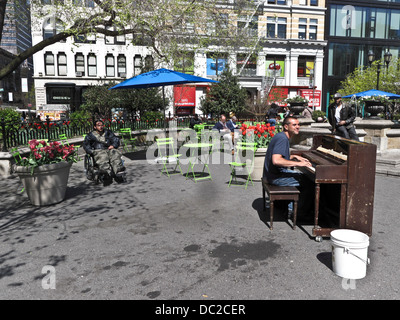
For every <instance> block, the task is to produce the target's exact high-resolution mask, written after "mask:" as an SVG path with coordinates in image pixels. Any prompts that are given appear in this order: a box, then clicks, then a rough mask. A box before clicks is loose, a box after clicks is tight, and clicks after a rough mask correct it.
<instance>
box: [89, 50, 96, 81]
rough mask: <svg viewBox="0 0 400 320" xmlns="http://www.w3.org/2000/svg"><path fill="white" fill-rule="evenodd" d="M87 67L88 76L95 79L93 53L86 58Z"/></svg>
mask: <svg viewBox="0 0 400 320" xmlns="http://www.w3.org/2000/svg"><path fill="white" fill-rule="evenodd" d="M87 65H88V76H89V77H96V76H97V59H96V55H95V54H94V53H89V54H88V57H87Z"/></svg>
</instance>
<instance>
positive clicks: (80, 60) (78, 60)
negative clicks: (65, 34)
mask: <svg viewBox="0 0 400 320" xmlns="http://www.w3.org/2000/svg"><path fill="white" fill-rule="evenodd" d="M75 75H76V76H77V77H82V76H84V75H85V57H84V56H83V54H82V53H77V54H76V55H75Z"/></svg>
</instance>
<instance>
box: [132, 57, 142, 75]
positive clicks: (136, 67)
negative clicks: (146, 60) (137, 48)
mask: <svg viewBox="0 0 400 320" xmlns="http://www.w3.org/2000/svg"><path fill="white" fill-rule="evenodd" d="M141 73H142V56H141V55H140V54H136V55H135V56H134V57H133V75H134V76H137V75H139V74H141Z"/></svg>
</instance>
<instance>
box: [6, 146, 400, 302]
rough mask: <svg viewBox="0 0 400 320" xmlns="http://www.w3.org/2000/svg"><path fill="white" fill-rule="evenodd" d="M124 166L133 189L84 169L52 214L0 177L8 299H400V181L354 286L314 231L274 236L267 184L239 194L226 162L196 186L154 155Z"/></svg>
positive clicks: (383, 186)
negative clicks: (265, 204) (98, 179)
mask: <svg viewBox="0 0 400 320" xmlns="http://www.w3.org/2000/svg"><path fill="white" fill-rule="evenodd" d="M124 159H125V164H126V167H127V171H128V178H127V182H126V183H123V184H116V183H113V184H112V185H109V186H106V187H103V186H98V185H94V184H93V182H91V181H88V180H87V179H86V178H85V175H84V169H83V161H80V162H78V163H76V164H74V165H73V166H72V169H71V174H70V178H69V184H68V189H67V194H66V198H65V200H64V201H63V202H61V203H59V204H56V205H52V206H49V207H34V206H32V205H31V204H30V203H29V200H28V199H27V196H26V195H25V194H24V193H20V190H21V189H22V185H21V183H20V182H19V179H18V178H17V177H16V176H11V177H9V178H2V179H1V181H0V203H1V204H0V241H1V247H0V288H1V290H0V299H145V300H146V299H147V300H152V299H161V300H164V299H167V300H171V299H178V300H181V299H189V300H214V299H222V300H225V299H229V300H231V299H239V300H242V299H243V300H246V299H256V300H259V299H262V300H264V299H266V300H268V299H346V300H347V299H399V298H400V293H399V288H400V272H399V268H398V266H399V265H400V255H399V249H398V244H399V243H400V232H399V227H400V220H399V206H400V199H399V195H400V194H399V190H400V188H399V187H400V179H399V178H393V177H381V176H377V177H376V191H375V206H374V223H373V235H372V237H371V239H370V245H369V258H370V260H371V264H370V265H369V266H368V269H367V276H366V277H365V278H364V279H361V280H356V281H354V283H352V284H350V283H347V282H344V281H343V279H342V278H341V277H339V276H337V275H335V274H334V273H333V271H332V265H331V242H330V240H329V239H325V240H324V241H322V242H320V243H318V242H316V241H314V239H313V238H312V237H310V233H311V226H307V225H303V226H302V225H300V226H299V227H298V228H297V229H296V230H292V228H291V226H290V225H289V224H288V223H287V222H286V221H285V220H284V219H283V217H280V216H277V217H276V219H275V222H274V230H273V231H271V230H269V228H268V226H267V224H266V223H265V221H267V219H268V217H267V214H268V213H263V211H262V193H261V184H260V182H255V183H254V186H251V185H250V186H249V187H248V189H247V190H244V188H242V187H237V186H234V187H228V184H227V183H228V181H229V175H230V169H229V166H228V165H227V164H213V165H210V170H211V173H212V181H211V180H204V181H199V182H197V183H195V182H194V181H193V180H191V179H185V177H183V176H180V175H174V176H172V177H170V178H168V177H166V176H165V175H161V174H160V169H161V165H160V164H149V163H148V162H147V161H146V159H145V154H144V153H143V152H137V153H127V154H125V156H124ZM182 169H183V170H184V171H186V170H187V165H183V166H182ZM366 174H367V173H366ZM48 270H51V272H50V273H47V272H48ZM50 274H51V276H52V277H53V278H52V280H54V284H55V289H51V288H46V284H49V283H53V282H46V281H44V277H48V276H49V275H50Z"/></svg>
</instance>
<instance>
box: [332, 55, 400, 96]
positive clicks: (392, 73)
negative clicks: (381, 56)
mask: <svg viewBox="0 0 400 320" xmlns="http://www.w3.org/2000/svg"><path fill="white" fill-rule="evenodd" d="M380 64H381V67H380V74H379V90H382V91H386V92H391V93H396V94H400V82H399V79H400V59H394V60H393V61H392V62H391V63H390V64H389V68H388V69H386V68H385V67H384V62H383V61H380ZM377 75H378V62H377V61H375V62H373V63H372V66H371V67H365V66H361V67H359V68H357V69H355V70H354V71H353V72H352V73H351V74H349V75H348V76H347V77H346V79H345V80H343V81H342V82H341V89H340V90H338V91H339V92H340V93H341V94H342V95H349V94H353V93H357V92H363V91H367V90H370V89H376V83H377Z"/></svg>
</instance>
